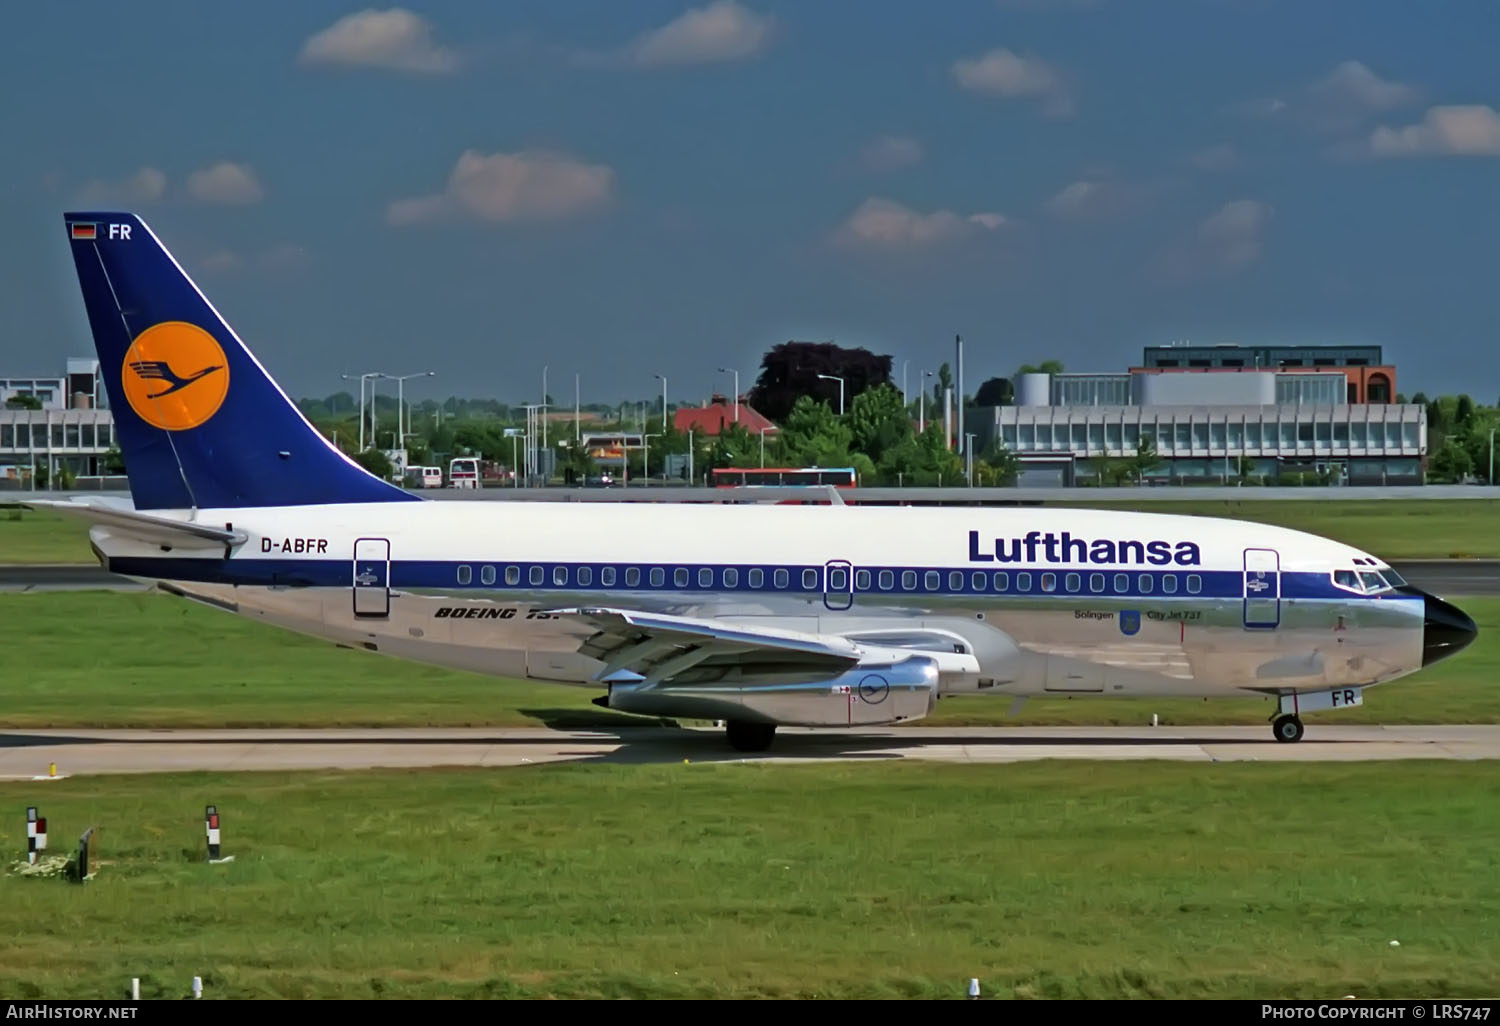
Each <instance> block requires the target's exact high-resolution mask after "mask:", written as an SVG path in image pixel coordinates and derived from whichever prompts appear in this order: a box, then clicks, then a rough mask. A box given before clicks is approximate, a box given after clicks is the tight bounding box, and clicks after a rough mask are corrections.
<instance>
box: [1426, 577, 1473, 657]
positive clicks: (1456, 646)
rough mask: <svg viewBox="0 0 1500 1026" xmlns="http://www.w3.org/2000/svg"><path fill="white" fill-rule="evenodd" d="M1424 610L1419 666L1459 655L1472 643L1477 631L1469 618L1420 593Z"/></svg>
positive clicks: (1436, 598) (1460, 610) (1458, 610)
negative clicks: (1420, 663)
mask: <svg viewBox="0 0 1500 1026" xmlns="http://www.w3.org/2000/svg"><path fill="white" fill-rule="evenodd" d="M1422 598H1423V601H1424V603H1425V607H1426V614H1425V623H1424V624H1423V630H1422V665H1423V666H1431V665H1432V664H1433V663H1435V662H1437V661H1438V660H1439V659H1446V658H1448V657H1449V656H1451V655H1453V654H1455V653H1457V652H1460V651H1462V650H1463V649H1465V648H1467V647H1468V646H1469V643H1470V642H1472V641H1473V640H1474V636H1475V635H1477V634H1478V633H1479V628H1478V627H1476V626H1474V621H1473V620H1472V619H1470V617H1469V614H1467V613H1465V612H1464V611H1463V610H1462V609H1459V608H1458V607H1457V606H1455V605H1453V604H1452V603H1449V602H1444V601H1443V600H1442V599H1440V598H1438V597H1437V596H1436V595H1428V594H1426V593H1425V592H1424V593H1423V596H1422Z"/></svg>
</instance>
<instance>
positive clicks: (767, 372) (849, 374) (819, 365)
mask: <svg viewBox="0 0 1500 1026" xmlns="http://www.w3.org/2000/svg"><path fill="white" fill-rule="evenodd" d="M819 374H827V375H830V376H832V377H837V378H842V379H844V404H845V409H846V410H847V409H848V404H849V403H851V402H853V400H854V399H855V397H857V396H858V395H860V394H861V393H862V392H864V391H866V390H867V389H870V388H874V387H876V386H877V385H883V384H889V383H890V380H891V358H890V357H889V356H877V355H875V354H874V353H872V352H870V351H869V350H868V349H863V348H859V349H846V348H844V347H842V346H838V345H834V344H833V343H832V342H783V343H782V344H781V345H778V346H776V347H775V348H773V349H771V350H770V351H769V352H768V353H766V355H765V356H764V357H762V358H761V372H760V376H759V377H758V378H757V379H756V382H755V387H753V388H752V389H751V390H750V394H749V397H748V398H749V401H750V405H751V406H753V407H755V409H757V410H759V411H760V412H761V413H762V414H764V415H765V416H767V417H769V418H771V419H772V420H774V421H777V422H778V423H779V422H781V421H784V420H786V418H787V417H789V416H790V415H791V412H792V408H793V407H794V406H796V405H797V402H798V400H799V399H801V398H803V397H806V396H813V397H815V398H818V399H824V400H826V401H827V402H828V404H829V406H830V408H832V409H834V410H837V409H838V403H839V383H838V382H837V381H825V380H823V379H821V378H819V377H818V375H819Z"/></svg>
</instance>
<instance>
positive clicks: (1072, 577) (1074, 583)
mask: <svg viewBox="0 0 1500 1026" xmlns="http://www.w3.org/2000/svg"><path fill="white" fill-rule="evenodd" d="M1064 580H1065V581H1067V588H1068V590H1069V591H1077V590H1078V589H1079V588H1081V587H1083V578H1082V577H1079V576H1078V575H1077V574H1069V575H1068V576H1067V577H1066V578H1064Z"/></svg>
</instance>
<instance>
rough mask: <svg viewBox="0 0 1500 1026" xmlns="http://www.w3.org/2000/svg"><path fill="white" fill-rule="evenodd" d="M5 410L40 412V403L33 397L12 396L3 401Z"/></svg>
mask: <svg viewBox="0 0 1500 1026" xmlns="http://www.w3.org/2000/svg"><path fill="white" fill-rule="evenodd" d="M5 408H6V409H7V410H40V409H41V408H42V401H41V400H40V399H38V398H37V397H36V396H34V395H13V396H11V397H10V398H9V399H7V400H5Z"/></svg>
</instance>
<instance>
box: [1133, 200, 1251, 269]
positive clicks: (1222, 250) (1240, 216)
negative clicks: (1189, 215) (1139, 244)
mask: <svg viewBox="0 0 1500 1026" xmlns="http://www.w3.org/2000/svg"><path fill="white" fill-rule="evenodd" d="M1273 213H1274V210H1273V208H1272V207H1270V206H1269V205H1268V204H1265V203H1261V202H1259V201H1258V200H1248V199H1241V200H1233V201H1231V202H1229V203H1226V204H1224V205H1223V206H1222V207H1220V208H1219V209H1218V210H1217V211H1215V212H1214V213H1213V214H1211V215H1210V216H1208V217H1206V218H1204V219H1203V220H1202V221H1200V222H1198V224H1197V226H1196V228H1195V229H1194V230H1193V232H1192V233H1191V234H1190V235H1189V236H1188V237H1187V238H1185V239H1183V240H1181V241H1179V242H1177V243H1176V244H1174V245H1173V246H1171V247H1169V248H1168V250H1167V251H1166V252H1165V253H1164V254H1163V256H1162V257H1161V259H1160V260H1158V261H1157V264H1156V270H1157V272H1158V274H1159V275H1160V277H1161V278H1162V279H1163V280H1166V281H1170V282H1174V283H1180V282H1184V281H1188V280H1191V279H1193V278H1197V277H1204V276H1210V275H1223V274H1232V273H1234V272H1236V271H1241V270H1243V269H1245V268H1246V267H1248V266H1250V265H1251V264H1252V263H1254V262H1255V261H1256V260H1257V259H1259V257H1260V254H1261V249H1262V246H1263V245H1264V240H1265V233H1266V226H1267V225H1268V224H1269V223H1270V220H1271V216H1272V214H1273Z"/></svg>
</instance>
